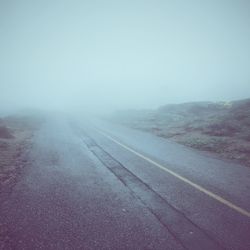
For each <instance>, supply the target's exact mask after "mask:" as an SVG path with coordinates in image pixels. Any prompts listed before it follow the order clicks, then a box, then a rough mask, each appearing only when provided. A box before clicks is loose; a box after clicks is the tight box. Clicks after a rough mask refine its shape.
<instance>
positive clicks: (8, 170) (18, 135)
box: [0, 116, 40, 188]
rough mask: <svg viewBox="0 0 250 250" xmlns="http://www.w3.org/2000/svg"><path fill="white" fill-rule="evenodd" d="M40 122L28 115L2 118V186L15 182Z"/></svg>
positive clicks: (0, 134) (0, 171) (0, 174)
mask: <svg viewBox="0 0 250 250" xmlns="http://www.w3.org/2000/svg"><path fill="white" fill-rule="evenodd" d="M39 122H40V121H38V120H37V119H35V118H34V117H27V116H9V117H5V118H0V188H2V187H3V186H12V184H14V183H15V180H16V178H17V176H18V173H19V172H20V170H21V168H22V166H23V165H24V164H25V157H24V156H23V154H24V152H25V150H27V149H28V147H29V146H30V144H31V138H32V136H33V132H34V130H35V129H36V128H37V127H38V124H39Z"/></svg>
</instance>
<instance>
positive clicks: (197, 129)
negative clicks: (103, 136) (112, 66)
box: [111, 99, 250, 166]
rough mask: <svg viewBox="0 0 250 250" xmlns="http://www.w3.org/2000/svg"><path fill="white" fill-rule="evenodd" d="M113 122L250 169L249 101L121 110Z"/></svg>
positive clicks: (115, 115) (114, 116) (196, 103)
mask: <svg viewBox="0 0 250 250" xmlns="http://www.w3.org/2000/svg"><path fill="white" fill-rule="evenodd" d="M111 120H112V121H115V122H118V123H121V124H124V125H126V126H129V127H132V128H136V129H141V130H145V131H149V132H151V133H154V134H156V135H158V136H161V137H165V138H170V139H172V140H174V141H177V142H179V143H182V144H185V145H187V146H191V147H194V148H197V149H200V150H205V151H210V152H215V153H218V154H220V155H222V156H223V157H225V158H229V159H234V160H238V161H239V162H241V163H243V164H245V165H248V166H250V99H246V100H240V101H232V102H192V103H183V104H168V105H165V106H162V107H160V108H159V109H157V110H127V111H119V112H116V113H115V114H114V115H113V116H112V117H111Z"/></svg>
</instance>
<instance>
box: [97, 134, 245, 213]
mask: <svg viewBox="0 0 250 250" xmlns="http://www.w3.org/2000/svg"><path fill="white" fill-rule="evenodd" d="M98 132H99V133H100V134H102V135H103V136H105V137H106V138H108V139H110V140H111V141H113V142H115V143H116V144H118V145H120V146H121V147H123V148H125V149H126V150H128V151H130V152H132V153H133V154H135V155H137V156H139V157H140V158H142V159H144V160H146V161H147V162H150V163H151V164H153V165H154V166H156V167H158V168H160V169H162V170H163V171H165V172H167V173H169V174H171V175H173V176H175V177H176V178H178V179H180V180H182V181H183V182H185V183H187V184H189V185H190V186H192V187H194V188H195V189H197V190H199V191H201V192H203V193H205V194H206V195H208V196H210V197H212V198H213V199H215V200H217V201H219V202H220V203H223V204H224V205H226V206H228V207H230V208H231V209H233V210H235V211H237V212H238V213H240V214H242V215H245V216H247V217H250V212H248V211H247V210H245V209H243V208H241V207H239V206H237V205H235V204H233V203H232V202H230V201H228V200H226V199H224V198H222V197H221V196H219V195H217V194H214V193H212V192H211V191H209V190H207V189H205V188H203V187H202V186H200V185H198V184H196V183H194V182H192V181H190V180H189V179H187V178H185V177H183V176H181V175H179V174H177V173H175V172H174V171H172V170H170V169H168V168H167V167H165V166H162V165H161V164H159V163H157V162H155V161H153V160H152V159H150V158H148V157H146V156H144V155H142V154H140V153H139V152H137V151H135V150H134V149H132V148H130V147H128V146H126V145H124V144H122V143H121V142H119V141H117V140H116V139H114V138H113V137H111V136H110V135H108V134H106V133H105V132H103V131H100V130H99V129H98Z"/></svg>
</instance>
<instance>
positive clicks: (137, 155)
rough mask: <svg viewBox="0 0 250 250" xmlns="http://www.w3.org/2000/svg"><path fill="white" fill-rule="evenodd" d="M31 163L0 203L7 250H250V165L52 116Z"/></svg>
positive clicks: (32, 151)
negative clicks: (249, 166)
mask: <svg viewBox="0 0 250 250" xmlns="http://www.w3.org/2000/svg"><path fill="white" fill-rule="evenodd" d="M25 157H27V158H26V159H25V160H26V166H25V168H24V169H23V172H22V174H21V176H20V178H19V180H18V182H17V183H16V185H15V186H14V188H13V189H12V192H11V193H10V194H9V197H8V199H5V200H4V201H3V202H1V203H0V225H1V227H2V229H1V230H0V233H2V234H4V237H2V239H4V250H8V249H17V250H19V249H32V250H33V249H34V250H35V249H45V250H50V249H51V250H56V249H59V250H63V249H116V250H119V249H137V250H138V249H170V250H175V249H192V250H193V249H194V250H196V249H197V250H206V249H207V250H215V249H232V250H233V249H235V250H238V249H239V250H241V249H242V250H243V249H246V250H249V249H250V169H249V168H247V167H244V166H241V165H236V164H234V163H231V162H227V161H222V160H219V159H216V158H214V157H212V156H210V155H209V154H204V153H200V152H197V151H195V150H192V149H189V148H187V147H184V146H181V145H178V144H176V143H173V142H170V141H168V140H165V139H162V138H159V137H156V136H154V135H151V134H148V133H144V132H140V131H136V130H132V129H128V128H124V127H121V126H118V125H114V124H113V125H111V124H108V123H105V122H101V121H95V122H92V123H86V122H84V121H73V120H69V119H68V118H67V119H66V118H63V117H48V118H47V119H46V122H44V123H43V124H42V126H41V128H40V129H39V130H38V131H36V134H35V136H34V139H33V144H32V147H31V149H30V150H29V152H28V153H27V155H26V156H25ZM2 192H4V191H2Z"/></svg>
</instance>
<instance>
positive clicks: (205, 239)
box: [81, 133, 224, 250]
mask: <svg viewBox="0 0 250 250" xmlns="http://www.w3.org/2000/svg"><path fill="white" fill-rule="evenodd" d="M81 136H84V137H83V142H84V143H85V144H86V146H87V147H88V148H89V150H90V151H91V152H92V153H93V154H94V155H95V156H96V157H97V158H98V159H99V161H100V162H101V163H102V164H103V165H104V166H105V167H106V168H107V169H108V170H109V171H111V172H112V173H113V174H114V175H115V176H116V178H118V179H119V180H120V181H121V182H122V183H123V185H125V186H126V187H127V188H128V189H129V190H130V191H131V193H132V194H133V196H134V197H135V198H137V199H138V200H139V201H140V202H141V203H142V204H143V205H144V206H145V207H146V208H147V209H148V210H149V211H150V212H151V213H152V214H153V215H154V216H155V218H156V219H157V220H158V221H159V222H160V223H161V224H162V225H163V226H164V227H165V228H166V230H167V231H169V233H170V234H171V235H172V236H173V237H174V238H175V239H176V241H177V242H178V243H180V244H181V245H182V246H183V248H185V249H192V250H195V249H197V250H200V249H203V250H211V249H213V250H216V249H224V248H223V247H222V246H221V244H220V243H219V242H217V241H216V240H215V239H214V238H213V237H211V236H210V235H209V234H208V233H207V232H206V231H204V230H203V229H202V228H200V227H199V226H198V225H196V224H194V223H193V222H192V221H191V220H190V219H189V218H187V217H186V216H185V214H183V213H182V212H181V211H179V210H178V209H177V208H175V207H173V206H172V205H171V204H170V203H169V202H168V201H167V200H166V199H164V198H163V197H162V196H161V195H160V194H158V193H157V192H156V191H155V190H154V189H152V188H151V187H150V186H149V185H148V184H147V183H145V182H144V181H143V180H141V179H140V178H139V177H138V176H136V175H135V174H134V173H132V172H131V171H130V170H128V169H127V168H126V167H125V166H124V165H123V164H121V163H120V162H119V161H117V160H116V159H115V158H114V157H112V156H111V155H110V154H109V153H108V152H106V151H105V150H104V149H103V148H101V147H100V146H99V145H97V143H96V142H95V141H94V140H93V139H92V138H91V137H89V136H88V135H87V134H86V133H84V134H82V135H81Z"/></svg>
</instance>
